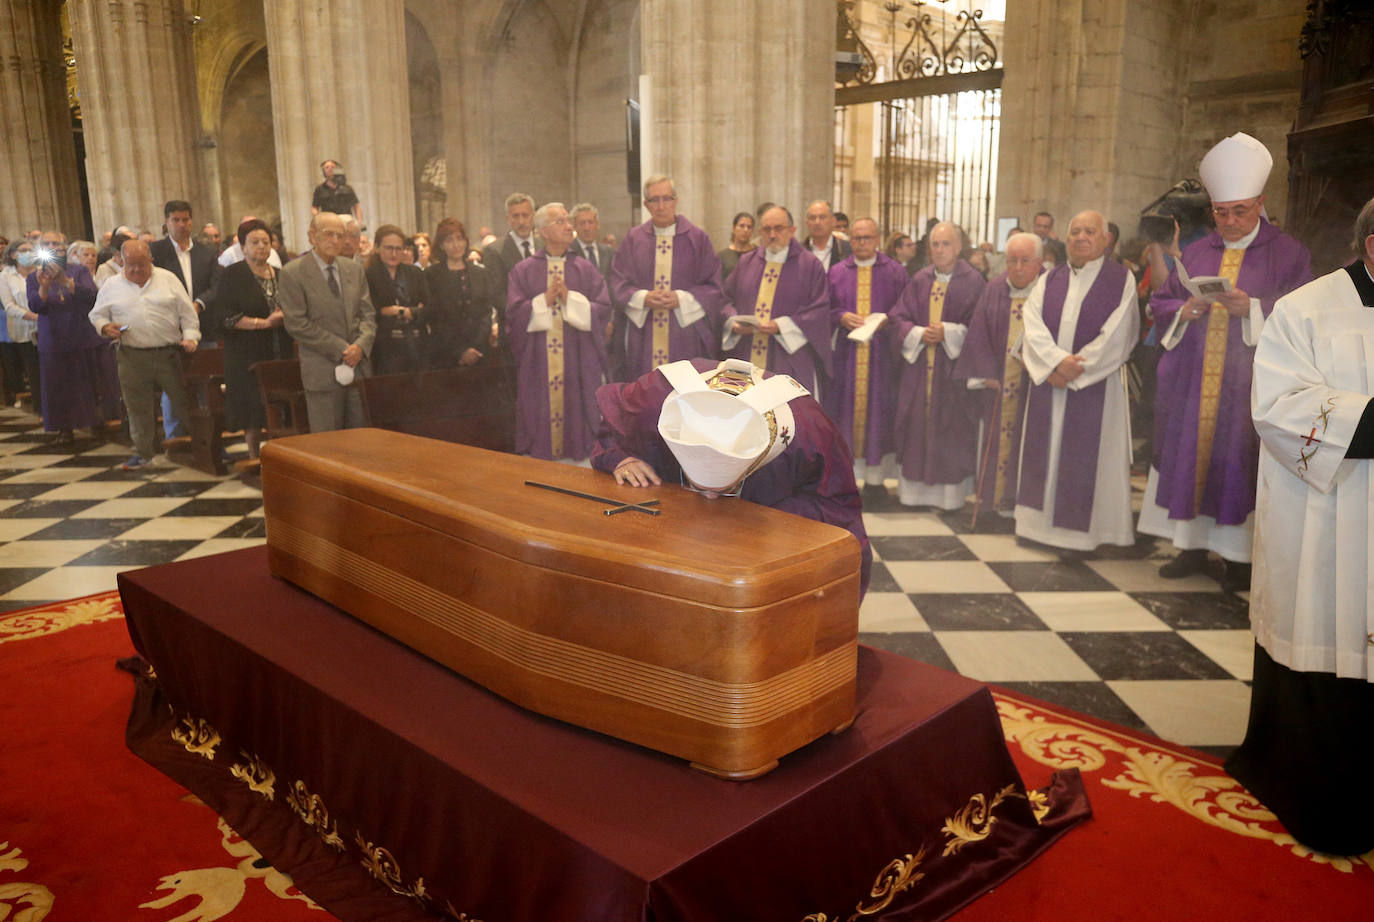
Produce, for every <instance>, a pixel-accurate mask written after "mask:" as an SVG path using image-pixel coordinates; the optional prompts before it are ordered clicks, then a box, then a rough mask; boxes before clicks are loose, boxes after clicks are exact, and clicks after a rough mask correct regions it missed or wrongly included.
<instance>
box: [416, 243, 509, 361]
mask: <svg viewBox="0 0 1374 922" xmlns="http://www.w3.org/2000/svg"><path fill="white" fill-rule="evenodd" d="M471 255H472V248H471V246H470V245H469V244H468V232H467V229H466V228H464V227H463V222H461V221H458V220H455V219H454V218H445V219H444V220H443V221H441V222H439V227H438V229H437V230H435V232H434V262H433V263H431V264H430V267H429V268H428V269H426V270H425V279H426V280H427V281H428V282H429V292H430V304H429V329H430V340H429V342H430V349H429V367H430V368H452V367H453V366H455V365H475V364H477V363H478V362H481V361H482V360H484V359H486V358H487V356H488V355H490V354H491V353H492V352H493V349H492V345H491V337H492V324H493V323H494V319H493V318H494V316H495V312H496V311H497V310H500V309H503V308H504V305H503V304H502V303H501V302H502V297H500V296H498V294H497V292H496V290H495V289H496V287H497V286H496V284H495V282H494V281H493V279H492V273H491V271H490V270H489V269H487V268H486V267H485V266H483V265H482V264H481V263H478V262H474V261H473V260H472V259H471V258H470V257H471Z"/></svg>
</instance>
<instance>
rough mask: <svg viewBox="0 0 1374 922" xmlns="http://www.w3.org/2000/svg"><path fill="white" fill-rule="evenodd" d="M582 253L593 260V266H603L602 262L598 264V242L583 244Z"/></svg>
mask: <svg viewBox="0 0 1374 922" xmlns="http://www.w3.org/2000/svg"><path fill="white" fill-rule="evenodd" d="M582 253H583V254H584V255H585V256H586V257H587V258H588V259H589V260H591V263H592V265H593V266H596V268H598V269H600V268H601V266H600V264H598V263H597V261H596V244H594V243H593V244H589V245H586V246H583V247H582Z"/></svg>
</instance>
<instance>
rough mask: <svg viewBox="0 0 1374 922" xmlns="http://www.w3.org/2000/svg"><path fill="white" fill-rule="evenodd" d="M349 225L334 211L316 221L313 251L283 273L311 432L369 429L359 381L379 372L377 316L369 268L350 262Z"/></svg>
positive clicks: (280, 292)
mask: <svg viewBox="0 0 1374 922" xmlns="http://www.w3.org/2000/svg"><path fill="white" fill-rule="evenodd" d="M343 237H344V222H343V219H342V218H341V217H339V216H338V215H336V214H334V213H333V212H331V211H321V212H320V213H319V214H317V215H315V217H313V218H311V219H310V246H311V249H310V251H309V252H307V253H306V254H305V255H303V256H300V257H297V258H296V259H293V260H292V261H291V262H289V263H287V264H286V266H285V267H284V268H283V269H282V270H281V273H280V274H279V275H278V277H277V278H278V281H277V286H278V287H277V298H278V300H279V301H280V302H281V310H282V317H283V320H284V321H285V326H286V332H288V333H290V334H291V338H292V339H294V340H295V341H296V344H297V345H298V346H299V347H300V360H301V384H302V385H303V386H304V388H305V408H306V412H307V414H308V416H309V418H310V431H311V432H325V431H329V430H333V429H353V428H356V427H358V426H362V425H365V424H366V421H365V419H364V415H363V401H362V397H361V395H360V394H359V392H358V388H357V386H356V385H355V384H354V379H355V378H361V377H366V376H367V375H369V374H370V373H371V368H372V366H371V363H370V362H369V358H368V357H369V356H370V355H371V353H372V343H373V340H374V339H375V338H376V336H377V318H376V312H375V311H374V310H373V307H372V300H371V298H370V297H369V295H368V290H367V278H366V277H365V276H364V274H363V266H362V263H360V262H358V261H357V260H353V259H347V258H342V257H340V255H339V250H340V249H341V247H342V244H343Z"/></svg>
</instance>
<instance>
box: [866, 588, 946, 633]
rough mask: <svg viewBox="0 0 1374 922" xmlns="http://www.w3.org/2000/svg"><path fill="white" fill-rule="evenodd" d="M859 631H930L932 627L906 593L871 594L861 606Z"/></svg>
mask: <svg viewBox="0 0 1374 922" xmlns="http://www.w3.org/2000/svg"><path fill="white" fill-rule="evenodd" d="M859 630H860V631H867V632H874V631H882V632H891V631H928V630H930V625H928V624H926V622H925V619H924V618H922V617H921V615H920V613H919V612H917V611H916V606H915V605H913V604H911V599H910V598H909V597H908V596H907V594H906V593H904V592H870V593H868V595H866V596H864V600H863V603H862V604H861V605H860V606H859Z"/></svg>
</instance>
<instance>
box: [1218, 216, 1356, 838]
mask: <svg viewBox="0 0 1374 922" xmlns="http://www.w3.org/2000/svg"><path fill="white" fill-rule="evenodd" d="M1354 245H1355V246H1354V249H1355V250H1356V252H1357V253H1358V254H1359V258H1358V259H1356V260H1355V261H1354V262H1352V263H1351V264H1350V265H1348V266H1346V267H1345V268H1343V269H1337V270H1336V271H1335V272H1332V273H1331V274H1329V275H1324V276H1322V277H1321V278H1319V279H1317V280H1316V281H1314V282H1309V283H1308V284H1306V285H1304V286H1303V287H1301V288H1299V289H1298V290H1297V291H1294V292H1292V293H1291V294H1289V295H1287V296H1285V297H1283V298H1281V299H1280V300H1279V302H1278V304H1277V305H1275V307H1274V310H1273V312H1272V313H1271V314H1270V316H1269V318H1268V320H1267V321H1266V322H1265V324H1264V329H1263V331H1262V332H1261V333H1260V336H1259V344H1258V346H1257V348H1256V350H1255V367H1254V383H1253V390H1252V396H1251V402H1250V408H1251V412H1252V414H1253V416H1254V420H1255V428H1256V429H1258V430H1259V438H1260V444H1261V447H1260V458H1259V492H1258V498H1257V502H1256V507H1255V559H1254V585H1253V588H1252V589H1251V593H1250V628H1251V630H1252V631H1253V632H1254V635H1255V644H1256V646H1255V667H1254V681H1253V685H1252V688H1251V695H1250V724H1249V727H1248V728H1247V729H1246V732H1245V741H1244V742H1243V743H1242V744H1241V746H1240V748H1239V749H1237V750H1236V752H1235V753H1234V754H1232V756H1231V758H1230V759H1229V760H1227V762H1226V770H1227V771H1228V772H1229V773H1230V774H1231V775H1232V777H1234V778H1235V779H1236V780H1237V781H1239V782H1241V783H1242V784H1244V785H1245V787H1246V788H1247V789H1248V790H1250V791H1251V792H1253V793H1254V794H1255V796H1256V797H1258V798H1259V799H1260V800H1261V801H1262V802H1263V803H1264V805H1265V806H1266V807H1268V808H1269V809H1270V810H1272V811H1273V812H1274V814H1275V815H1276V816H1278V818H1279V820H1280V822H1282V823H1283V825H1284V827H1285V828H1286V829H1287V830H1288V831H1289V832H1290V833H1292V835H1293V837H1294V838H1295V839H1297V840H1298V841H1299V842H1301V843H1302V844H1303V845H1306V846H1307V847H1309V848H1313V849H1317V850H1319V851H1323V852H1329V853H1332V854H1337V855H1362V854H1366V853H1368V852H1369V851H1370V850H1371V849H1374V801H1371V800H1370V799H1369V798H1367V797H1365V796H1363V792H1364V790H1365V787H1366V786H1367V784H1368V780H1369V765H1370V763H1371V762H1374V736H1372V735H1371V733H1370V728H1371V727H1372V726H1374V685H1371V684H1370V682H1371V680H1374V593H1371V592H1370V580H1371V579H1374V541H1372V540H1371V534H1374V525H1372V524H1371V517H1374V460H1371V459H1374V376H1372V375H1371V369H1374V199H1370V200H1369V201H1368V202H1366V203H1365V205H1364V208H1363V209H1362V210H1361V211H1360V214H1359V217H1358V218H1356V221H1355V240H1354ZM1336 804H1339V806H1336Z"/></svg>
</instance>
